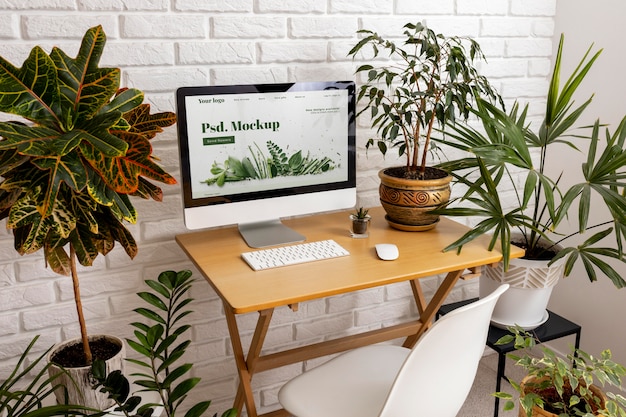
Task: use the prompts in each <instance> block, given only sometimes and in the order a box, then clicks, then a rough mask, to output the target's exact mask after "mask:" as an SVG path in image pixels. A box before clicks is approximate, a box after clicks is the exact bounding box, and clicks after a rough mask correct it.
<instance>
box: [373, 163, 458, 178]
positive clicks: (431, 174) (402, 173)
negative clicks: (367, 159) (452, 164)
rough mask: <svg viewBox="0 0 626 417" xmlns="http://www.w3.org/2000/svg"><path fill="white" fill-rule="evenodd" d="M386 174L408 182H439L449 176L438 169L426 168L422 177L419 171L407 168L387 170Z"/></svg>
mask: <svg viewBox="0 0 626 417" xmlns="http://www.w3.org/2000/svg"><path fill="white" fill-rule="evenodd" d="M385 174H387V175H390V176H392V177H396V178H404V179H408V180H439V179H441V178H445V177H447V176H448V173H447V172H445V171H442V170H441V169H438V168H433V167H426V170H425V171H424V175H421V174H420V171H419V169H414V170H412V169H408V168H407V167H406V166H401V167H400V166H399V167H391V168H387V169H385Z"/></svg>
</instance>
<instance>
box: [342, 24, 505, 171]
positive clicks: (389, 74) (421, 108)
mask: <svg viewBox="0 0 626 417" xmlns="http://www.w3.org/2000/svg"><path fill="white" fill-rule="evenodd" d="M404 29H405V31H404V40H403V42H402V43H400V42H397V41H394V40H391V39H388V38H385V37H383V36H381V35H379V34H378V33H376V32H373V31H371V30H367V29H365V30H360V31H358V33H359V34H362V35H363V38H362V39H361V40H360V41H359V42H358V43H357V44H356V45H355V46H354V47H353V48H352V49H351V50H350V52H349V54H348V55H349V56H352V57H353V58H354V59H357V58H358V57H359V55H361V54H363V55H365V50H371V54H372V55H373V56H372V58H374V59H376V58H377V57H379V55H383V53H384V55H386V58H387V59H388V60H389V61H383V63H382V64H381V65H379V66H374V65H372V64H363V65H361V66H359V67H358V68H357V71H356V72H357V74H358V73H362V74H364V75H365V76H366V79H367V81H366V83H365V84H363V85H361V86H360V87H359V89H358V95H357V98H358V101H359V102H360V103H364V107H363V108H362V109H361V110H360V111H359V113H358V114H357V116H358V115H361V114H363V113H365V114H367V113H369V116H370V117H371V125H372V128H375V129H376V133H377V135H378V136H377V137H376V138H370V139H369V140H368V142H367V144H366V147H367V148H369V147H371V146H374V145H376V146H377V147H378V150H379V151H380V152H381V153H382V154H383V155H385V154H386V153H387V151H388V150H389V149H390V148H395V149H397V151H398V154H399V156H405V157H406V164H405V169H404V174H403V175H404V177H406V178H419V179H425V178H426V177H425V175H426V174H425V173H426V171H427V169H426V167H427V162H428V159H427V156H428V153H429V152H430V151H431V137H432V134H433V133H434V132H435V128H437V127H441V126H444V125H445V124H446V123H448V122H454V121H455V120H456V119H457V118H461V119H467V117H468V116H469V114H470V111H469V109H470V108H471V107H472V103H473V101H474V99H475V98H476V97H484V98H486V99H487V100H490V101H496V102H499V101H500V97H499V95H498V94H497V93H496V91H495V90H494V88H493V87H492V86H491V85H490V83H489V81H488V80H487V78H486V77H484V76H481V75H480V74H479V72H478V70H477V68H476V64H475V63H476V62H479V61H481V60H484V58H485V57H484V55H483V53H482V50H481V49H480V45H479V44H478V42H476V41H475V40H474V39H472V38H468V37H457V36H445V35H443V34H440V33H436V32H435V31H433V30H432V29H430V28H428V27H426V26H425V25H424V24H422V23H415V24H413V23H408V24H406V25H405V26H404ZM468 48H469V49H468ZM380 58H382V57H380Z"/></svg>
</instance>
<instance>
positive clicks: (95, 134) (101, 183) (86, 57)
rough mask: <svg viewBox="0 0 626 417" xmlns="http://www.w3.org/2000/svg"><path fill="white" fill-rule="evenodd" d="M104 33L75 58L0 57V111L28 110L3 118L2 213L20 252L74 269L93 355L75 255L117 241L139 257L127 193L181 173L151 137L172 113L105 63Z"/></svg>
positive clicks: (94, 34) (89, 256)
mask: <svg viewBox="0 0 626 417" xmlns="http://www.w3.org/2000/svg"><path fill="white" fill-rule="evenodd" d="M105 42H106V36H105V34H104V31H103V29H102V27H100V26H97V27H93V28H91V29H89V30H88V31H87V32H86V34H85V36H84V37H83V39H82V42H81V46H80V50H79V52H78V55H77V56H76V58H71V57H69V56H67V55H66V54H65V53H64V52H63V51H62V50H60V49H59V48H56V47H55V48H53V49H52V51H51V53H50V54H49V55H48V54H47V53H46V52H45V51H44V50H43V49H42V48H40V47H38V46H37V47H34V48H33V49H32V51H31V53H30V55H29V56H28V58H27V59H26V61H25V62H24V63H23V65H22V67H21V68H17V67H15V66H14V65H12V64H11V63H10V62H8V61H6V60H5V59H3V58H0V111H1V112H5V113H10V114H13V115H16V116H20V117H21V119H20V120H17V121H11V122H2V123H0V220H1V219H5V218H6V219H7V227H8V228H9V229H11V230H12V231H13V236H14V245H15V249H16V250H17V252H18V253H20V254H21V255H23V254H29V253H34V252H37V251H39V250H43V254H44V258H45V261H46V264H47V265H49V266H50V268H51V269H52V270H53V271H54V272H56V273H59V274H63V275H71V277H72V281H73V285H74V296H75V301H76V309H77V313H78V319H79V323H80V328H81V335H82V339H83V349H84V351H85V356H86V362H87V363H90V362H91V359H92V358H91V350H90V348H89V343H88V341H87V331H86V327H85V320H84V316H83V312H82V303H81V298H80V291H79V285H78V274H77V271H76V260H78V262H80V264H81V265H84V266H90V265H92V263H93V261H94V260H95V259H96V257H97V256H98V255H99V254H102V255H106V254H107V253H108V252H110V251H111V250H112V249H113V247H114V245H115V243H116V242H117V243H119V244H120V245H121V246H122V247H123V248H124V250H125V251H126V253H127V254H128V255H129V256H130V257H131V258H132V257H134V256H135V254H136V253H137V244H136V242H135V240H134V238H133V236H132V234H131V233H130V231H129V230H128V229H126V226H125V225H124V224H123V222H124V221H128V222H130V223H134V222H135V221H136V220H137V213H136V211H135V208H134V207H133V205H132V203H131V201H130V199H129V196H140V197H143V198H152V199H154V200H157V201H160V200H161V199H162V192H161V189H160V188H159V187H157V186H155V185H154V184H152V183H150V182H149V181H148V179H150V180H155V181H160V182H163V183H166V184H174V183H175V182H176V181H175V180H174V178H173V177H172V176H171V175H169V174H168V173H167V172H165V171H164V170H163V169H162V168H160V167H159V166H158V165H157V164H156V163H155V159H156V158H155V157H154V155H152V146H151V145H150V140H151V139H152V138H154V137H155V135H157V133H159V132H161V131H162V128H163V127H165V126H170V125H172V124H174V123H175V121H176V118H175V115H174V113H171V112H165V113H157V114H150V106H149V105H148V104H142V102H143V93H142V92H141V91H139V90H136V89H119V84H120V69H119V68H100V67H99V66H98V63H99V60H100V57H101V55H102V51H103V48H104V45H105ZM24 122H26V123H24Z"/></svg>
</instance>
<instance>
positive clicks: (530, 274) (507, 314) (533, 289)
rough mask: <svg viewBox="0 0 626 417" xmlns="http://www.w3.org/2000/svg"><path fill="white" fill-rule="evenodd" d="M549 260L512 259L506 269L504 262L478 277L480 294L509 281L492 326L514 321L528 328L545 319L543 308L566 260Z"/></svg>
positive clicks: (486, 270)
mask: <svg viewBox="0 0 626 417" xmlns="http://www.w3.org/2000/svg"><path fill="white" fill-rule="evenodd" d="M548 263H549V261H532V260H528V259H511V261H510V265H509V270H508V271H507V272H504V270H503V264H502V263H499V264H497V265H496V266H495V267H490V266H488V267H486V268H484V270H483V274H482V275H481V277H480V289H479V295H480V297H484V296H486V295H487V294H490V293H491V292H492V291H493V290H494V289H495V288H497V287H498V286H499V285H501V284H504V283H506V284H509V285H510V287H509V289H508V290H507V291H506V292H505V293H504V294H502V296H501V297H500V299H499V300H498V303H497V304H496V307H495V309H494V311H493V315H492V317H491V322H492V324H493V325H495V326H497V327H501V328H507V327H509V326H513V325H515V324H517V325H519V326H521V327H522V328H524V329H527V330H531V329H534V328H536V327H538V326H540V325H541V324H543V323H545V321H546V320H547V319H548V312H547V310H546V307H547V306H548V301H549V300H550V295H551V294H552V289H553V288H554V286H555V285H556V284H557V283H558V282H559V280H560V279H561V278H562V277H563V271H564V268H565V259H561V260H559V261H558V262H556V263H555V264H553V265H551V266H548Z"/></svg>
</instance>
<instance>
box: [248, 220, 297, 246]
mask: <svg viewBox="0 0 626 417" xmlns="http://www.w3.org/2000/svg"><path fill="white" fill-rule="evenodd" d="M238 227H239V233H240V234H241V236H242V237H243V239H244V240H245V241H246V243H247V244H248V246H250V247H251V248H264V247H267V246H275V245H284V244H286V243H295V242H304V241H305V240H306V238H305V237H304V236H302V235H301V234H300V233H298V232H296V231H295V230H293V229H290V228H289V227H287V226H285V225H284V224H282V223H281V222H280V220H279V219H276V220H269V221H265V222H259V223H241V224H239V225H238Z"/></svg>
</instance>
